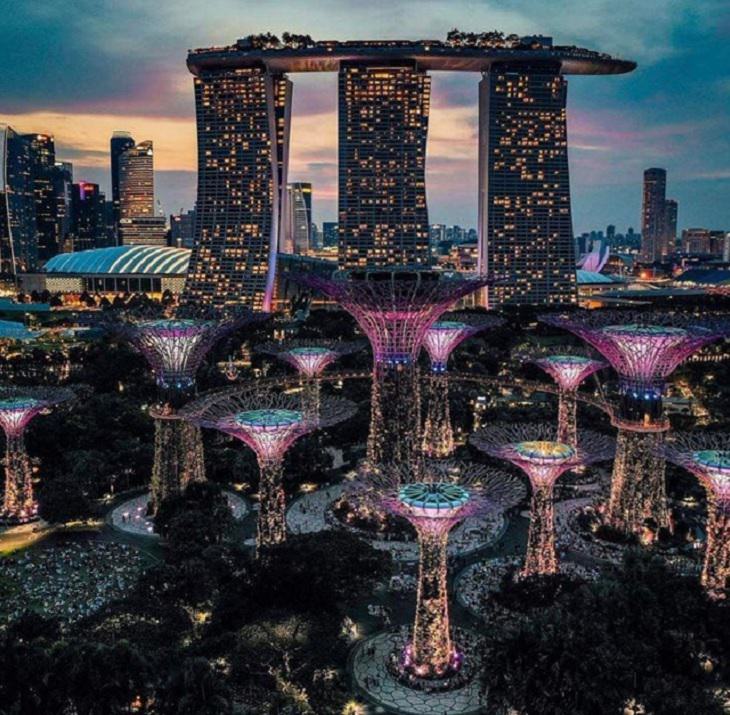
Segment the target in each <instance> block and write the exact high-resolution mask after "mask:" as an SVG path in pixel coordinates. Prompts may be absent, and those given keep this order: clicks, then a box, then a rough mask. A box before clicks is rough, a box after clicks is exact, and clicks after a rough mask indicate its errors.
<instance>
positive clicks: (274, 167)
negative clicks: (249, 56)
mask: <svg viewBox="0 0 730 715" xmlns="http://www.w3.org/2000/svg"><path fill="white" fill-rule="evenodd" d="M188 67H189V68H190V70H191V72H193V74H194V75H195V106H196V114H197V128H198V199H197V204H196V224H195V226H196V227H195V245H194V248H193V254H192V259H191V261H190V269H189V272H188V279H187V285H186V289H185V293H186V297H187V298H189V299H191V300H194V301H198V302H202V303H206V304H209V305H214V306H225V305H237V304H243V305H246V306H248V307H250V308H253V309H255V310H264V311H270V310H271V308H272V300H273V292H274V280H275V273H276V252H277V247H278V245H279V233H280V230H281V221H280V218H281V216H280V215H281V206H282V199H283V196H282V193H283V190H282V189H283V188H284V187H286V177H287V165H288V154H289V131H290V119H291V117H290V113H291V96H292V85H291V82H290V81H289V80H288V79H287V78H286V76H285V75H284V74H281V73H275V72H269V71H267V70H266V69H265V68H263V67H261V66H256V67H246V68H235V67H228V66H226V64H225V63H214V64H213V65H212V66H210V67H205V68H202V67H199V66H198V65H197V64H196V63H195V62H194V61H193V57H192V55H191V56H190V57H189V58H188Z"/></svg>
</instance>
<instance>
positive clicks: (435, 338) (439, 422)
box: [423, 312, 504, 459]
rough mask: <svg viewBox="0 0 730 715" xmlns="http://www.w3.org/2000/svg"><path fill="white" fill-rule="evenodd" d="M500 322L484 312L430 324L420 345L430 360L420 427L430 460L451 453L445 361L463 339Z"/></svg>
mask: <svg viewBox="0 0 730 715" xmlns="http://www.w3.org/2000/svg"><path fill="white" fill-rule="evenodd" d="M503 322H504V321H503V320H502V319H501V318H498V317H496V316H493V315H487V314H486V313H461V312H460V313H452V314H449V315H447V316H445V317H444V318H443V319H441V320H437V321H436V322H435V323H433V325H431V327H430V328H428V330H426V333H425V335H424V338H423V346H424V347H425V348H426V351H427V352H428V356H429V358H430V361H431V374H430V377H429V383H428V385H429V391H428V392H429V394H428V408H427V410H426V419H425V422H424V425H423V451H424V453H425V454H426V455H428V456H429V457H432V458H434V459H444V458H446V457H448V456H449V455H450V454H451V453H452V452H453V451H454V430H453V428H452V426H451V411H450V409H449V376H448V367H447V366H448V362H449V357H450V356H451V353H452V352H453V351H454V350H455V349H456V348H457V347H458V346H459V345H460V344H461V343H462V342H464V340H467V339H468V338H470V337H472V336H473V335H476V334H477V333H479V332H481V331H482V330H488V329H489V328H494V327H497V326H499V325H502V323H503Z"/></svg>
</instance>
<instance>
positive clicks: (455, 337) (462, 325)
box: [423, 313, 504, 372]
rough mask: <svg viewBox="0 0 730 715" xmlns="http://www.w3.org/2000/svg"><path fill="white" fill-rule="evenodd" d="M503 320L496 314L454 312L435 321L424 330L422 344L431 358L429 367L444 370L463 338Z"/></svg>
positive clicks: (437, 370)
mask: <svg viewBox="0 0 730 715" xmlns="http://www.w3.org/2000/svg"><path fill="white" fill-rule="evenodd" d="M503 322H504V321H503V320H502V319H501V318H498V317H496V316H492V315H484V314H480V313H455V314H451V315H448V316H446V318H445V319H443V320H438V321H436V322H435V323H433V325H431V326H430V327H429V328H428V329H427V330H426V333H425V335H424V339H423V346H424V347H425V348H426V350H427V352H428V355H429V357H430V358H431V369H432V370H433V371H434V372H445V371H446V364H447V363H448V361H449V356H450V355H451V353H452V352H453V351H454V350H455V349H456V348H457V347H458V346H459V345H460V344H461V343H462V342H464V340H467V339H468V338H470V337H472V336H473V335H476V334H477V333H479V332H481V331H482V330H487V329H488V328H493V327H496V326H498V325H501V324H502V323H503Z"/></svg>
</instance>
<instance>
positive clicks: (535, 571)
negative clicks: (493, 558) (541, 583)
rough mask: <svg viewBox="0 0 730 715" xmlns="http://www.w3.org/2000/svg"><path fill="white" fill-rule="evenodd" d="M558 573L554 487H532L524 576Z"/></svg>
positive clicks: (543, 485) (542, 485)
mask: <svg viewBox="0 0 730 715" xmlns="http://www.w3.org/2000/svg"><path fill="white" fill-rule="evenodd" d="M557 571H558V555H557V551H556V550H555V524H554V519H553V487H552V485H545V484H541V485H535V484H533V487H532V501H531V503H530V530H529V533H528V536H527V553H526V555H525V565H524V567H523V569H522V576H523V577H528V576H546V575H548V574H554V573H557Z"/></svg>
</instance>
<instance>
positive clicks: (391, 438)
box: [367, 363, 421, 480]
mask: <svg viewBox="0 0 730 715" xmlns="http://www.w3.org/2000/svg"><path fill="white" fill-rule="evenodd" d="M418 382H419V381H418V368H417V367H416V366H415V365H414V364H406V365H398V366H392V367H388V366H385V365H382V364H380V363H376V366H375V369H374V370H373V385H372V397H371V408H370V434H369V435H368V451H367V459H368V462H369V463H370V464H372V465H375V464H380V465H383V464H392V465H395V466H409V467H410V468H411V471H412V472H413V478H414V480H417V478H418V476H417V475H418V474H419V473H420V468H419V465H420V463H421V459H420V455H421V449H420V448H421V439H420V436H421V416H420V411H421V404H420V389H419V384H418Z"/></svg>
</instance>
